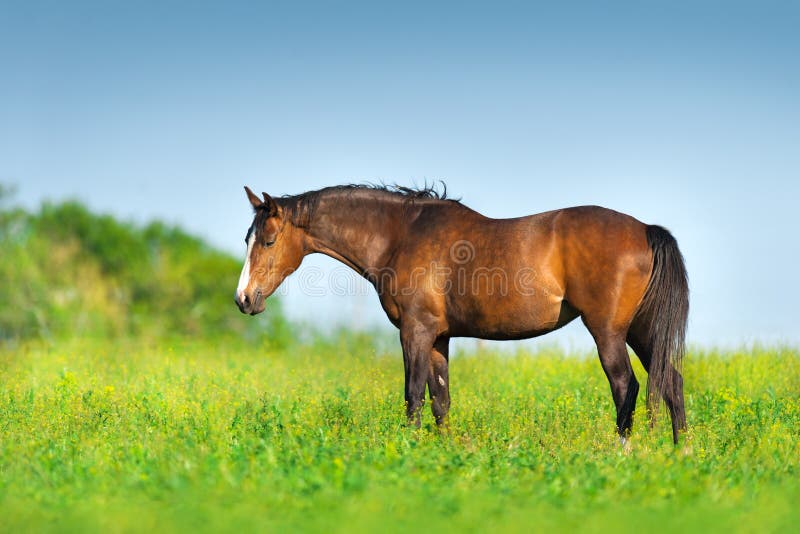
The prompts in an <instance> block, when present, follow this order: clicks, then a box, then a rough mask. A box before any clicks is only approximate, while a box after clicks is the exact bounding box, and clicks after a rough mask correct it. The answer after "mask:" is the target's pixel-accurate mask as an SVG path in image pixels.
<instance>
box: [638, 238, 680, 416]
mask: <svg viewBox="0 0 800 534" xmlns="http://www.w3.org/2000/svg"><path fill="white" fill-rule="evenodd" d="M647 244H648V245H649V246H650V248H651V250H652V251H653V272H652V274H651V275H650V282H649V283H648V284H647V290H646V291H645V294H644V298H643V299H642V304H641V305H640V307H639V312H638V314H637V315H639V316H640V317H641V318H642V319H643V320H644V321H645V328H646V331H647V339H648V342H649V343H648V345H649V349H650V356H651V360H650V369H649V370H648V376H647V406H648V408H649V409H650V412H651V413H652V414H655V413H656V412H657V411H658V407H659V405H660V400H661V398H662V397H667V395H668V394H669V393H671V392H675V391H676V388H678V387H681V386H680V384H678V383H676V382H678V381H681V376H680V374H678V373H675V372H673V371H672V369H671V367H674V368H675V369H676V370H677V371H679V372H680V370H681V364H682V361H683V354H684V351H685V339H686V323H687V320H688V317H689V280H688V277H687V275H686V266H685V265H684V262H683V255H682V254H681V251H680V250H679V249H678V242H677V241H675V238H674V237H672V234H670V233H669V231H668V230H667V229H666V228H662V227H661V226H652V225H651V226H648V227H647ZM682 393H683V392H682V387H681V396H682Z"/></svg>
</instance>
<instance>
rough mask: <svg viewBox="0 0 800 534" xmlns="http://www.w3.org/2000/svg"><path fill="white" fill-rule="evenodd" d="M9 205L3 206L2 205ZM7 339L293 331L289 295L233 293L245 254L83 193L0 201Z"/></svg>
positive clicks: (276, 335) (0, 292)
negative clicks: (245, 305) (259, 311)
mask: <svg viewBox="0 0 800 534" xmlns="http://www.w3.org/2000/svg"><path fill="white" fill-rule="evenodd" d="M0 208H2V206H0ZM0 250H2V254H1V255H0V280H2V281H3V282H2V284H0V340H10V339H30V338H48V339H63V338H68V337H75V336H78V337H87V336H88V337H105V336H113V337H120V336H128V335H133V336H140V337H141V336H145V337H165V336H173V337H174V336H183V335H188V336H201V337H216V336H220V335H222V336H233V335H235V336H245V337H248V338H249V339H259V338H261V337H263V336H264V332H265V331H266V330H269V331H270V332H271V335H270V339H271V340H272V342H273V343H281V342H284V341H286V340H287V339H288V336H287V331H286V329H287V326H286V323H285V321H284V320H283V315H282V313H281V311H280V306H279V302H278V301H277V300H276V299H271V300H270V307H269V311H268V313H266V314H263V316H262V317H259V318H257V319H253V318H250V317H244V316H241V315H240V314H239V313H238V312H237V311H236V308H235V306H234V304H233V302H232V298H233V297H232V295H233V291H234V288H235V287H236V283H237V279H238V276H239V271H240V269H241V261H240V260H237V259H234V258H231V257H230V256H228V255H227V254H224V253H222V252H219V251H217V250H215V249H213V248H211V247H209V246H208V245H207V244H205V243H204V242H202V241H201V240H199V239H197V238H195V237H193V236H191V235H188V234H187V233H186V232H184V231H182V230H180V229H179V228H175V227H171V226H167V225H164V224H162V223H159V222H153V223H151V224H148V225H146V226H137V225H134V224H130V223H125V222H121V221H118V220H116V219H114V218H113V217H111V216H107V215H97V214H94V213H92V212H90V211H89V210H88V209H87V208H86V207H84V206H83V205H81V204H80V203H77V202H65V203H59V204H45V205H43V206H42V207H41V209H40V210H39V211H37V212H35V213H28V212H25V211H23V210H19V209H12V208H9V207H5V208H2V209H0Z"/></svg>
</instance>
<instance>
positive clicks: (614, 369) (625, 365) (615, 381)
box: [584, 318, 639, 443]
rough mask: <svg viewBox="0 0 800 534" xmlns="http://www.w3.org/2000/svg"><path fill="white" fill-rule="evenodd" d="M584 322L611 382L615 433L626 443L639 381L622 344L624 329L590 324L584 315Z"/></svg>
mask: <svg viewBox="0 0 800 534" xmlns="http://www.w3.org/2000/svg"><path fill="white" fill-rule="evenodd" d="M584 324H586V327H587V328H588V329H589V332H590V333H591V334H592V337H594V340H595V343H596V344H597V353H598V355H599V356H600V364H601V365H602V366H603V371H604V372H605V374H606V377H607V378H608V383H609V385H610V386H611V396H612V397H613V398H614V406H615V407H616V410H617V433H618V434H619V436H620V439H621V441H622V442H623V443H625V441H626V440H627V438H628V436H629V435H630V432H631V427H632V426H633V412H634V410H635V409H636V397H637V396H638V394H639V382H638V381H637V380H636V375H634V374H633V369H632V368H631V361H630V358H629V357H628V349H627V347H626V346H625V333H624V332H619V331H615V330H610V329H606V328H602V327H593V326H591V325H590V324H589V323H588V322H587V321H586V319H585V318H584Z"/></svg>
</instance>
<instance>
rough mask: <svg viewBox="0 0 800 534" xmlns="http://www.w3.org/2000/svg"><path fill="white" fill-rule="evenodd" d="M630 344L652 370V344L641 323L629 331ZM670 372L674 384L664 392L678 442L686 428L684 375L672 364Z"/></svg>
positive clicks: (674, 435) (663, 395)
mask: <svg viewBox="0 0 800 534" xmlns="http://www.w3.org/2000/svg"><path fill="white" fill-rule="evenodd" d="M627 341H628V345H630V347H631V348H632V349H633V352H635V353H636V355H637V356H638V357H639V361H641V362H642V367H644V370H645V371H647V372H648V373H649V372H650V361H651V359H652V351H651V349H650V344H649V342H648V341H647V336H646V334H644V329H643V327H642V326H641V325H639V324H637V323H636V322H634V324H633V326H632V327H631V330H630V331H629V332H628V338H627ZM669 372H670V373H671V374H672V377H671V378H670V380H669V381H668V383H669V384H671V385H672V387H671V388H668V389H667V391H665V392H662V397H663V399H664V403H665V404H666V405H667V410H669V415H670V419H671V421H672V439H673V441H674V442H675V443H678V437H679V436H680V433H681V432H683V431H685V430H686V409H685V406H684V400H683V376H681V373H680V372H679V371H678V370H677V369H675V367H674V366H673V365H672V364H670V365H669Z"/></svg>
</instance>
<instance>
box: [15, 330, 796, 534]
mask: <svg viewBox="0 0 800 534" xmlns="http://www.w3.org/2000/svg"><path fill="white" fill-rule="evenodd" d="M393 350H394V349H393ZM635 364H636V366H635V371H636V374H637V376H638V377H639V380H640V381H641V382H644V381H645V379H646V375H645V373H644V372H643V370H642V369H641V367H640V366H638V362H635ZM402 376H403V371H402V360H401V357H400V355H399V354H397V353H391V354H382V353H379V354H376V352H375V349H374V348H373V346H372V344H371V343H370V342H369V341H368V340H366V339H361V340H359V339H356V338H352V337H344V338H342V340H341V341H338V342H330V343H327V344H317V345H312V346H307V347H299V348H295V349H292V350H290V351H286V352H283V353H277V352H270V351H269V350H265V349H258V348H254V347H247V346H245V345H243V344H242V345H237V344H235V343H234V344H230V343H228V344H224V343H219V346H212V344H208V343H199V342H195V343H191V342H174V343H172V344H168V343H165V342H160V343H155V342H154V343H152V344H148V343H146V342H142V341H138V342H134V341H129V342H109V341H105V342H100V341H97V342H69V343H65V344H52V345H44V344H26V345H22V346H20V347H16V348H14V349H4V350H2V351H0V414H1V415H0V530H1V531H5V532H9V531H20V530H23V531H42V530H45V531H46V530H57V531H64V530H67V531H73V530H74V531H86V530H90V531H95V530H103V531H108V530H110V531H156V530H157V531H164V530H167V531H172V530H187V529H199V530H203V531H235V530H242V529H248V530H249V529H255V530H267V531H271V530H276V531H277V530H286V529H291V530H292V531H294V530H303V531H307V530H310V531H366V530H373V529H379V530H381V531H403V530H406V529H424V530H433V531H438V530H444V531H467V532H469V531H474V532H482V531H486V530H492V531H531V530H559V531H562V530H563V531H568V530H573V529H575V528H580V529H581V530H585V531H607V530H608V529H609V528H613V529H614V531H615V532H628V531H629V532H633V531H638V530H640V529H641V528H651V529H654V530H656V531H674V530H675V529H680V530H681V531H685V530H687V529H688V530H690V531H701V530H712V531H734V532H748V531H776V532H777V531H786V530H789V529H790V528H792V527H796V525H797V523H798V522H800V511H798V504H799V503H800V481H799V479H800V468H799V466H798V464H800V437H799V436H800V399H799V398H798V395H799V394H800V354H799V353H798V352H797V351H793V350H780V349H775V350H760V349H752V350H747V351H741V352H726V353H716V352H706V353H700V352H698V351H693V352H691V353H690V354H689V355H688V357H687V363H686V368H685V376H686V384H687V411H688V419H689V424H690V427H691V430H690V434H689V437H688V440H687V441H686V442H685V443H684V444H683V445H681V446H679V447H677V448H676V447H673V445H672V443H671V439H670V437H671V436H670V432H669V430H668V428H667V425H668V422H667V419H666V418H665V417H662V418H661V419H660V420H659V421H658V422H657V424H656V426H655V427H654V428H652V429H651V428H649V426H648V425H647V423H646V418H645V416H644V410H643V409H642V407H643V406H644V392H643V391H642V393H641V394H640V395H641V396H640V399H639V407H640V410H639V414H638V417H637V421H636V424H635V426H634V434H633V437H632V447H631V449H630V450H629V451H628V452H626V451H623V450H622V449H621V447H620V446H619V445H618V442H617V439H616V436H615V434H614V432H613V417H612V411H613V407H612V402H611V397H610V394H609V390H608V384H607V382H606V380H605V377H604V375H603V373H602V370H601V368H600V365H599V363H598V362H597V360H596V358H592V357H590V356H585V357H580V356H578V357H566V356H564V355H562V354H560V353H558V352H556V351H543V352H541V353H538V354H525V353H519V354H506V355H498V354H491V353H487V354H456V355H454V356H453V359H452V365H451V377H452V392H453V399H454V405H453V409H452V411H451V421H452V429H451V432H450V433H449V434H447V435H441V434H440V433H439V432H437V431H436V430H435V429H434V428H433V426H432V417H431V415H430V413H429V411H428V410H427V407H426V412H425V418H424V420H423V421H424V423H423V427H422V429H420V430H412V429H409V428H406V427H405V425H404V420H403V415H402V390H403V387H402ZM643 389H644V388H643Z"/></svg>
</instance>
